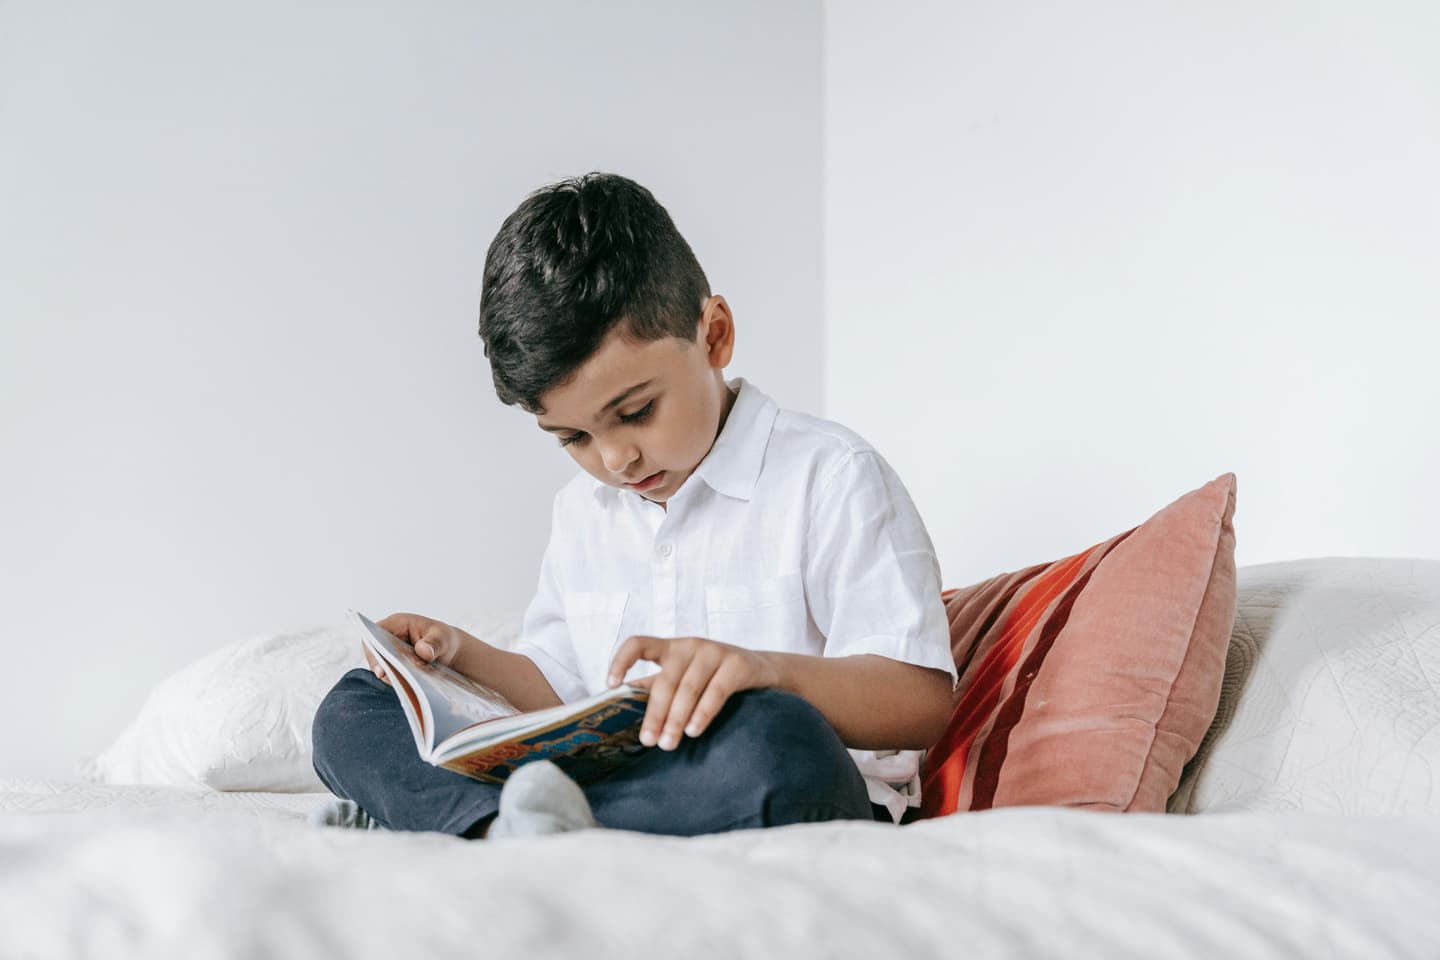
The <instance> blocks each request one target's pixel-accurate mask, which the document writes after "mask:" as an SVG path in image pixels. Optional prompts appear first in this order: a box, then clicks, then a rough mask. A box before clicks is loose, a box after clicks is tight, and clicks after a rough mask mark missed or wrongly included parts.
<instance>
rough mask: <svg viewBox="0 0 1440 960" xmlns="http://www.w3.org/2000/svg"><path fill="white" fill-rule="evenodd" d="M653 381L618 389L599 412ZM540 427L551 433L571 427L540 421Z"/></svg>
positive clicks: (651, 379) (652, 378)
mask: <svg viewBox="0 0 1440 960" xmlns="http://www.w3.org/2000/svg"><path fill="white" fill-rule="evenodd" d="M654 382H655V378H654V377H651V378H650V379H649V380H646V381H645V382H644V383H637V384H635V386H633V387H627V388H626V389H624V390H622V391H620V392H619V393H618V394H616V395H615V398H614V399H613V400H611V401H610V402H609V403H607V404H605V406H603V407H601V408H600V412H601V413H604V412H605V411H607V410H610V409H612V408H614V407H618V406H619V405H620V404H622V403H624V402H625V398H626V397H628V396H630V394H632V393H634V392H635V391H636V390H643V389H645V388H646V387H648V386H650V384H652V383H654ZM595 419H597V420H598V419H600V418H599V417H598V416H597V417H596V418H595ZM536 422H537V423H539V421H538V420H537V421H536ZM540 429H541V430H548V431H550V432H551V433H554V432H556V431H557V430H569V429H571V428H570V427H552V426H546V425H545V424H543V423H541V424H540Z"/></svg>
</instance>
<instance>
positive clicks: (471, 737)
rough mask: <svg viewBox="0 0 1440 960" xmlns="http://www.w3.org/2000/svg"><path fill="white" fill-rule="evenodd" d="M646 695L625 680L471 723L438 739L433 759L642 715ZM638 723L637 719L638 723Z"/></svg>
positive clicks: (438, 759)
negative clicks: (621, 715)
mask: <svg viewBox="0 0 1440 960" xmlns="http://www.w3.org/2000/svg"><path fill="white" fill-rule="evenodd" d="M649 698H650V691H649V690H645V689H642V688H640V687H636V686H633V685H632V684H628V683H625V684H621V685H620V686H618V687H612V688H610V689H607V690H602V691H600V692H599V693H597V694H594V695H593V696H590V697H586V698H585V699H584V700H575V701H572V702H570V703H562V704H559V705H558V706H554V707H546V708H545V709H543V710H532V711H530V712H529V713H523V714H517V715H515V716H513V717H508V718H506V719H504V720H496V721H494V722H491V723H485V724H483V725H476V726H472V727H469V728H467V729H465V730H463V731H462V732H460V733H459V734H458V735H457V736H452V737H449V738H447V739H445V740H443V741H439V740H437V741H436V743H435V750H434V759H435V760H436V761H437V762H438V761H441V760H445V759H448V758H451V757H455V756H460V755H463V754H468V753H472V752H474V751H477V750H483V749H486V748H489V747H491V746H493V745H494V744H497V743H506V742H518V741H521V740H525V739H527V738H530V737H533V736H536V735H540V734H545V733H548V732H549V731H552V730H557V729H559V728H561V727H564V726H566V725H569V724H577V725H579V726H580V727H593V726H594V725H595V724H597V723H599V722H600V721H601V720H602V719H606V718H609V717H611V716H613V715H616V714H619V713H622V712H626V711H628V712H630V713H631V714H633V715H634V716H635V717H638V718H643V717H644V715H645V706H646V703H647V702H648V701H649ZM638 723H639V721H638V719H637V720H636V725H637V726H638ZM611 725H613V722H612V723H611ZM577 745H578V744H577Z"/></svg>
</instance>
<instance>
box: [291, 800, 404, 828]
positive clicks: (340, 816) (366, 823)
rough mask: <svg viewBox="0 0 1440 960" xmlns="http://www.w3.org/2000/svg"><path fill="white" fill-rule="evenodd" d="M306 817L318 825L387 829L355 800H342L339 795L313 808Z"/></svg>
mask: <svg viewBox="0 0 1440 960" xmlns="http://www.w3.org/2000/svg"><path fill="white" fill-rule="evenodd" d="M305 819H306V820H308V821H310V822H311V823H313V824H315V825H316V826H328V827H354V828H356V829H358V830H384V829H385V828H384V827H382V826H381V825H380V824H379V822H378V821H376V820H375V818H374V817H372V816H370V814H368V813H366V812H365V811H364V810H362V809H360V805H359V804H358V803H356V802H355V801H354V800H342V799H340V798H339V797H336V798H335V799H333V800H331V801H329V802H328V803H326V804H324V805H323V806H319V807H316V808H315V809H314V810H311V811H310V812H309V813H308V814H306V815H305Z"/></svg>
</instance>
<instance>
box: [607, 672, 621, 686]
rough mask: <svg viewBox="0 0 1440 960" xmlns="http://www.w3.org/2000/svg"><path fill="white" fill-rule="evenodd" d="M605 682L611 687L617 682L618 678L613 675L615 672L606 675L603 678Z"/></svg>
mask: <svg viewBox="0 0 1440 960" xmlns="http://www.w3.org/2000/svg"><path fill="white" fill-rule="evenodd" d="M605 682H606V684H608V685H609V686H612V687H613V686H615V685H616V684H618V683H619V682H620V678H619V677H617V676H615V674H613V673H612V674H610V676H608V677H606V678H605Z"/></svg>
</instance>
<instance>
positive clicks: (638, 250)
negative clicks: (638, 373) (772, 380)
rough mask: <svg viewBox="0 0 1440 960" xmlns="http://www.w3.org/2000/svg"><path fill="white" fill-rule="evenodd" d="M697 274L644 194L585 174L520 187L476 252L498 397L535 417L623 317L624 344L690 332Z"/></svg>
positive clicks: (614, 179)
mask: <svg viewBox="0 0 1440 960" xmlns="http://www.w3.org/2000/svg"><path fill="white" fill-rule="evenodd" d="M709 296H710V284H709V282H708V281H707V280H706V279H705V272H704V271H703V270H701V269H700V264H699V262H698V261H696V259H695V254H694V253H693V252H691V250H690V245H689V244H688V243H686V242H685V238H684V237H682V236H680V232H679V231H678V230H676V229H675V224H674V222H673V221H672V220H671V219H670V214H669V213H667V212H666V211H665V208H664V207H662V206H661V205H660V204H659V203H658V202H657V201H656V200H655V197H654V195H653V194H651V193H650V191H649V190H647V189H645V188H644V187H642V186H641V185H640V184H638V183H636V182H635V181H633V180H628V179H626V178H625V177H621V176H618V175H616V174H613V173H601V172H598V171H597V172H592V173H587V174H585V175H583V176H580V177H574V178H571V179H568V180H562V181H560V182H559V183H552V184H549V185H547V186H544V187H541V188H540V189H538V190H535V191H534V192H532V193H531V194H530V195H529V196H527V197H526V198H525V200H524V201H523V202H522V203H521V204H520V206H519V207H517V208H516V209H515V212H514V213H512V214H510V216H508V217H506V218H505V222H504V223H503V224H502V225H501V227H500V232H499V233H497V234H496V235H495V239H494V240H493V241H491V243H490V251H489V253H487V254H486V256H485V277H484V284H483V286H482V288H481V294H480V339H481V340H483V341H484V342H485V356H486V357H488V358H489V359H490V371H491V375H492V376H493V378H494V380H495V393H496V395H497V396H499V398H500V399H501V401H503V402H504V403H506V404H519V405H520V406H521V407H522V408H524V409H525V410H527V411H529V412H530V413H535V414H542V413H544V412H545V411H544V408H543V407H542V406H541V404H540V396H541V395H542V394H544V393H545V392H546V391H548V390H550V389H551V388H552V387H555V386H558V385H560V384H562V383H564V382H565V381H566V380H568V379H569V378H570V377H571V376H572V375H573V374H574V373H575V371H576V370H577V369H579V368H580V366H581V365H582V364H584V363H585V361H586V360H588V359H590V357H591V356H592V355H594V353H595V351H596V350H597V349H599V347H600V343H601V341H602V340H604V339H605V336H606V335H607V334H608V333H609V332H610V330H611V329H612V328H614V327H615V326H616V325H617V324H620V323H622V322H623V323H624V327H623V328H622V334H623V335H624V336H627V337H629V338H630V339H632V340H635V341H641V342H643V341H650V340H661V339H664V338H665V337H680V338H682V339H684V340H686V341H693V340H694V339H695V331H696V327H697V326H698V324H699V322H700V311H701V307H702V306H703V305H704V302H705V299H706V298H707V297H709Z"/></svg>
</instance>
